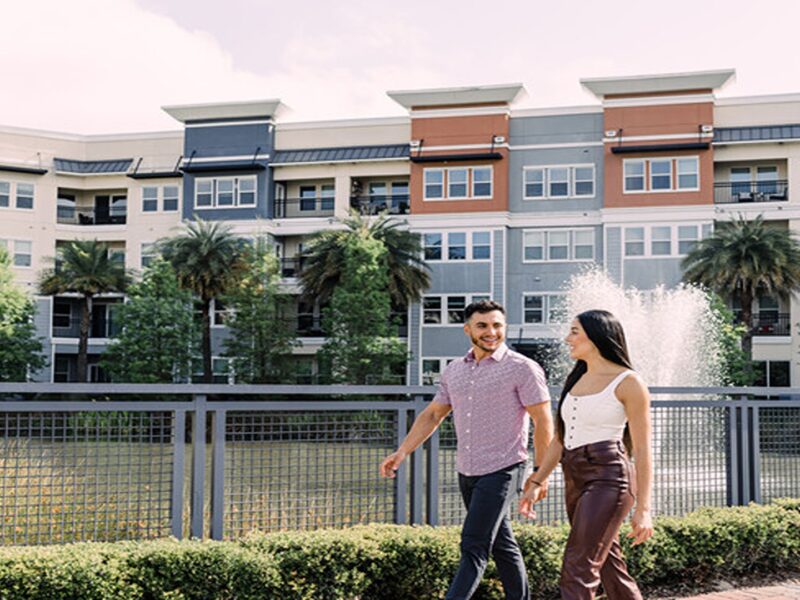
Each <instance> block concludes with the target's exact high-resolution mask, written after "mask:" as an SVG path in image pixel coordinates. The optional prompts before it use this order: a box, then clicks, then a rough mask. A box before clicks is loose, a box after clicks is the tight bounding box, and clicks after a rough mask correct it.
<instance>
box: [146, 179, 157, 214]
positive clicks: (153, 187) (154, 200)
mask: <svg viewBox="0 0 800 600" xmlns="http://www.w3.org/2000/svg"><path fill="white" fill-rule="evenodd" d="M147 190H155V192H156V195H155V197H153V198H146V197H145V191H147ZM158 200H159V189H158V186H157V185H144V186H142V214H145V215H149V214H153V213H157V212H158V204H159V201H158ZM145 202H154V203H155V208H154V209H153V210H147V209H145Z"/></svg>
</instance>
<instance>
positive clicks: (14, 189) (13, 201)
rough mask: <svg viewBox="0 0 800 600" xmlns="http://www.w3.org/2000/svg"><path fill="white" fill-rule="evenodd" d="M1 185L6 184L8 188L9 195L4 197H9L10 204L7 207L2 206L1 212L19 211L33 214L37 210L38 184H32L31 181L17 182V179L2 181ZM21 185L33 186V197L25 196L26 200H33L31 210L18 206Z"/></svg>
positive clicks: (0, 207) (0, 180) (0, 181)
mask: <svg viewBox="0 0 800 600" xmlns="http://www.w3.org/2000/svg"><path fill="white" fill-rule="evenodd" d="M0 183H4V184H6V185H7V186H8V192H7V194H6V193H4V194H3V195H4V196H5V195H8V204H7V205H5V206H0V210H17V211H20V212H25V213H29V214H30V213H31V212H32V211H34V210H36V184H35V183H31V182H30V181H17V180H15V179H0ZM20 185H29V186H31V195H30V196H27V195H25V196H23V197H24V198H28V197H29V198H30V199H31V207H30V208H20V207H19V206H17V198H18V196H19V186H20Z"/></svg>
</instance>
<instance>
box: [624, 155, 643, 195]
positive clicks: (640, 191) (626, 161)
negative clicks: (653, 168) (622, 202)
mask: <svg viewBox="0 0 800 600" xmlns="http://www.w3.org/2000/svg"><path fill="white" fill-rule="evenodd" d="M639 163H641V165H642V174H641V175H639V174H636V175H628V172H627V167H628V165H636V164H639ZM628 179H641V180H642V189H633V190H629V189H628ZM646 191H647V159H644V158H628V159H624V160H623V161H622V192H623V193H624V194H643V193H645V192H646Z"/></svg>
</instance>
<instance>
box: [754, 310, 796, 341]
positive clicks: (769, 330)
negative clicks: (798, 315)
mask: <svg viewBox="0 0 800 600" xmlns="http://www.w3.org/2000/svg"><path fill="white" fill-rule="evenodd" d="M791 334H792V323H791V315H790V314H789V313H761V314H757V315H753V335H764V336H789V335H791Z"/></svg>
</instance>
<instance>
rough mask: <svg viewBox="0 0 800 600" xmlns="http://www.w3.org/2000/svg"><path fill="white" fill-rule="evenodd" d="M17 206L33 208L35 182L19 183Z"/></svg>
mask: <svg viewBox="0 0 800 600" xmlns="http://www.w3.org/2000/svg"><path fill="white" fill-rule="evenodd" d="M17 208H26V209H32V208H33V184H32V183H18V184H17Z"/></svg>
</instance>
